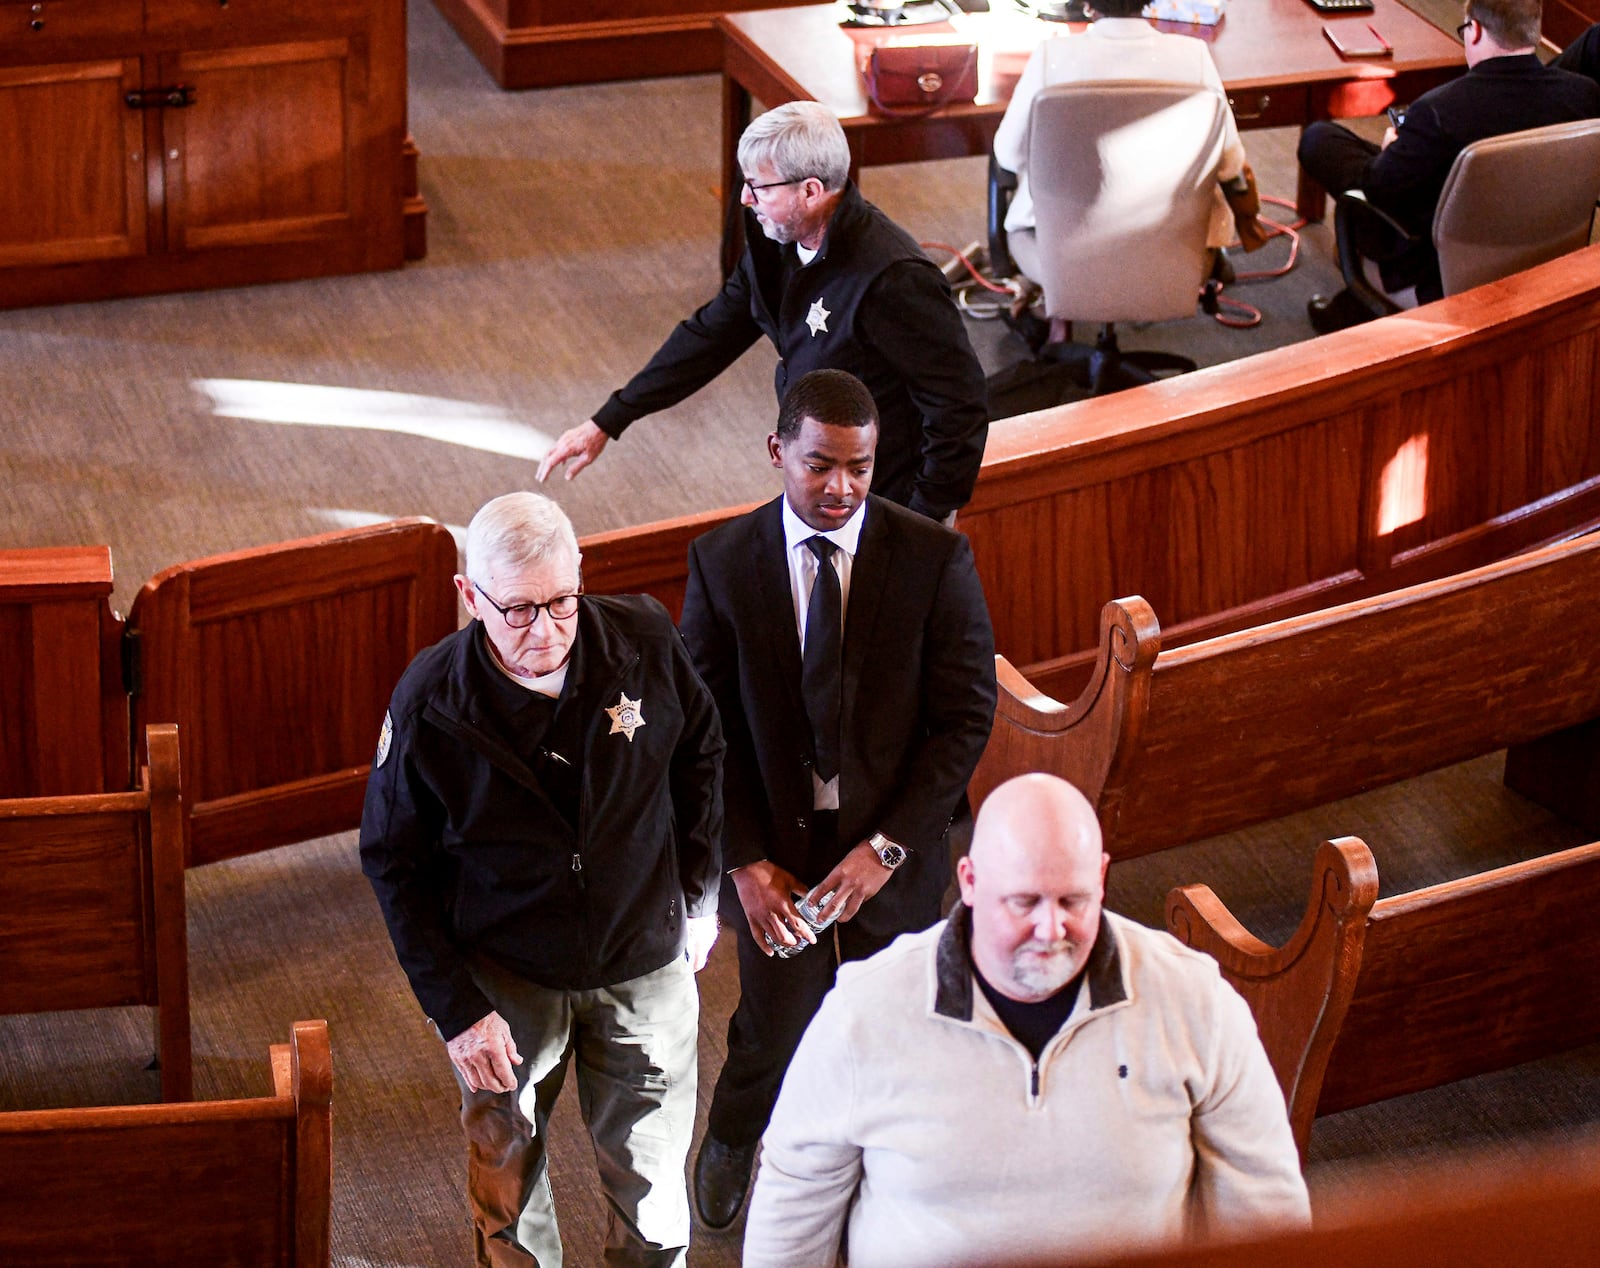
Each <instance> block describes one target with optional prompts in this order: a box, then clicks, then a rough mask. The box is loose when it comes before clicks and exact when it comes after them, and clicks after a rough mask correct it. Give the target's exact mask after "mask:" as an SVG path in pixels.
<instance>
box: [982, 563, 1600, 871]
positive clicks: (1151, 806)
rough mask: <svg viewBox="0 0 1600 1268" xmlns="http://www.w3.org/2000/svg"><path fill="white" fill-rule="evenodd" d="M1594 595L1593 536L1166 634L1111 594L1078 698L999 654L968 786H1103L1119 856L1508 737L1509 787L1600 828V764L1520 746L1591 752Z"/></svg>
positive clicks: (1406, 773)
mask: <svg viewBox="0 0 1600 1268" xmlns="http://www.w3.org/2000/svg"><path fill="white" fill-rule="evenodd" d="M1597 593H1600V534H1592V535H1590V536H1588V537H1583V538H1579V539H1577V540H1575V541H1572V542H1567V543H1563V544H1561V545H1557V546H1549V547H1545V548H1543V549H1541V550H1537V551H1533V552H1531V553H1529V554H1525V555H1519V556H1516V557H1515V558H1512V559H1508V560H1504V561H1502V562H1500V563H1496V564H1489V565H1487V566H1485V567H1482V568H1477V569H1474V570H1472V571H1470V572H1466V573H1462V574H1460V575H1458V576H1454V577H1448V578H1446V579H1444V580H1442V581H1432V582H1427V583H1425V584H1423V585H1419V586H1412V587H1409V588H1407V589H1404V590H1399V591H1396V592H1394V593H1393V594H1388V595H1382V596H1378V597H1375V598H1371V599H1362V600H1358V601H1356V602H1354V603H1347V604H1343V605H1341V606H1338V607H1333V608H1329V609H1327V610H1326V611H1322V612H1315V613H1312V614H1310V615H1307V616H1297V617H1291V618H1288V619H1286V620H1281V621H1276V622H1273V623H1271V624H1267V625H1261V626H1258V627H1256V628H1254V629H1249V630H1244V631H1241V632H1239V633H1235V634H1225V635H1222V636H1220V637H1218V638H1214V639H1209V640H1207V641H1205V642H1201V643H1195V644H1191V645H1189V646H1186V647H1180V648H1178V649H1176V650H1173V651H1168V650H1166V649H1165V648H1164V647H1163V646H1162V642H1163V640H1162V632H1161V629H1160V627H1159V625H1158V624H1157V622H1156V619H1155V616H1154V614H1153V613H1152V612H1151V610H1150V605H1149V604H1147V603H1145V602H1144V601H1143V600H1142V599H1138V598H1133V599H1126V600H1121V601H1119V602H1116V603H1112V604H1108V605H1107V607H1106V611H1105V624H1104V629H1103V632H1102V637H1101V645H1100V652H1099V657H1098V660H1097V662H1096V665H1095V670H1094V677H1093V679H1092V681H1091V683H1090V685H1089V686H1088V687H1087V688H1085V689H1084V692H1083V694H1082V695H1081V696H1080V697H1079V698H1078V699H1077V700H1076V701H1075V702H1073V703H1072V704H1070V705H1064V704H1061V703H1058V702H1057V701H1054V700H1050V699H1048V698H1045V697H1043V696H1041V695H1040V694H1039V693H1038V692H1037V691H1036V690H1035V689H1034V688H1033V686H1032V685H1031V684H1030V683H1028V682H1027V681H1026V680H1025V679H1022V678H1021V677H1020V676H1019V675H1018V674H1017V673H1016V672H1015V671H1014V670H1012V669H1011V667H1010V666H1009V665H1008V664H1006V663H1005V661H1004V660H1003V659H1001V660H1000V663H999V672H1000V680H1001V692H1000V703H999V706H998V708H997V710H996V714H995V726H994V731H993V733H992V734H991V736H990V740H989V745H988V748H987V749H986V750H985V752H984V755H983V758H982V759H981V760H980V762H979V764H978V769H977V771H976V773H975V774H974V776H973V782H972V795H973V800H974V803H975V804H976V803H977V802H979V801H981V800H982V798H983V796H985V795H986V794H987V792H988V791H989V789H991V788H993V787H994V786H995V785H996V784H998V783H1000V782H1001V781H1002V780H1004V779H1007V778H1009V777H1010V776H1012V775H1015V774H1020V773H1022V772H1024V771H1030V770H1046V771H1053V772H1055V773H1056V774H1059V775H1062V776H1063V777H1065V778H1067V779H1069V780H1071V781H1072V782H1073V783H1075V784H1077V785H1078V787H1079V788H1081V789H1082V790H1083V791H1084V793H1085V795H1086V796H1088V797H1089V799H1090V800H1091V801H1092V802H1094V803H1095V805H1096V807H1097V809H1098V810H1099V813H1100V821H1101V826H1102V828H1103V830H1104V832H1105V837H1106V849H1107V850H1108V851H1109V852H1110V854H1111V855H1112V857H1113V858H1128V857H1132V856H1135V855H1139V854H1146V853H1150V852H1152V851H1155V850H1160V849H1164V848H1166V847H1168V846H1173V845H1178V844H1181V843H1183V842H1186V841H1194V840H1198V839H1200V838H1202V837H1208V836H1212V835H1214V834H1217V833H1221V832H1230V831H1234V830H1236V829H1239V828H1243V827H1246V826H1248V825H1250V824H1253V823H1259V822H1261V821H1263V820H1267V819H1275V818H1278V817H1281V816H1283V815H1286V814H1290V813H1293V812H1295V811H1299V810H1304V809H1307V808H1309V807H1312V806H1318V805H1323V804H1325V803H1327V802H1330V801H1335V800H1337V799H1339V798H1341V797H1347V796H1351V795H1353V794H1355V793H1359V792H1363V791H1366V790H1367V789H1370V788H1376V787H1379V786H1381V785H1383V784H1388V783H1393V782H1395V781H1397V780H1401V779H1407V778H1410V777H1411V776H1414V775H1418V774H1421V773H1423V772H1425V771H1429V770H1436V769H1438V768H1440V767H1443V766H1449V765H1452V764H1454V763H1456V762H1460V761H1465V760H1467V759H1468V758H1471V757H1477V756H1480V755H1482V754H1486V753H1492V752H1495V751H1497V750H1499V749H1502V748H1508V747H1509V748H1510V749H1511V757H1510V759H1509V760H1508V762H1507V774H1506V782H1507V784H1508V785H1509V786H1511V787H1512V788H1514V789H1516V790H1517V791H1519V792H1523V793H1525V794H1526V795H1529V796H1531V797H1533V798H1534V799H1535V800H1538V801H1540V802H1541V803H1543V804H1545V805H1547V806H1549V807H1550V808H1551V809H1552V810H1554V811H1555V812H1556V813H1558V814H1560V815H1562V816H1563V817H1565V818H1568V819H1570V820H1572V821H1573V822H1575V823H1577V824H1579V825H1580V826H1582V827H1584V828H1585V830H1587V831H1593V832H1597V833H1600V780H1596V779H1588V780H1580V781H1579V782H1576V783H1575V784H1573V785H1570V786H1567V785H1562V784H1560V783H1559V781H1550V780H1535V779H1528V780H1524V779H1522V778H1520V774H1521V772H1523V771H1524V770H1525V769H1526V768H1527V767H1528V766H1530V765H1534V766H1535V767H1536V765H1537V764H1536V763H1530V761H1529V760H1528V759H1527V757H1526V755H1525V754H1524V753H1523V752H1522V751H1521V750H1520V748H1519V746H1523V745H1528V744H1530V742H1537V743H1536V744H1535V745H1534V746H1533V747H1535V748H1536V749H1537V752H1538V753H1540V754H1550V753H1556V754H1558V755H1560V758H1561V760H1560V761H1558V762H1557V763H1556V768H1557V769H1558V770H1563V771H1569V772H1580V773H1581V772H1583V771H1585V770H1590V769H1594V768H1595V759H1596V745H1597V743H1600V727H1597V726H1596V725H1594V724H1593V722H1592V720H1593V719H1596V718H1600V604H1597V603H1596V602H1595V595H1596V594H1597ZM1541 774H1542V772H1541ZM1552 784H1554V786H1553V787H1552V786H1551V785H1552Z"/></svg>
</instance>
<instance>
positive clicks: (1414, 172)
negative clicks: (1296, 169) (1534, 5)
mask: <svg viewBox="0 0 1600 1268" xmlns="http://www.w3.org/2000/svg"><path fill="white" fill-rule="evenodd" d="M1596 115H1600V85H1596V84H1595V83H1594V81H1593V80H1588V79H1584V78H1583V77H1582V76H1579V75H1573V74H1571V73H1569V72H1567V71H1561V70H1553V69H1551V68H1549V67H1547V66H1543V65H1541V64H1540V62H1539V59H1538V58H1537V57H1535V56H1534V55H1533V54H1532V53H1522V54H1514V55H1511V56H1508V57H1491V58H1489V59H1488V60H1487V61H1482V62H1479V63H1478V64H1477V65H1476V66H1474V67H1473V68H1472V69H1471V70H1469V71H1468V72H1467V73H1466V74H1465V75H1462V76H1461V77H1460V78H1459V79H1452V80H1451V81H1450V82H1449V83H1446V84H1441V85H1440V86H1439V87H1438V88H1434V89H1432V90H1431V91H1429V92H1425V93H1423V94H1422V96H1420V97H1418V98H1417V100H1416V101H1415V102H1414V103H1413V104H1412V105H1411V106H1410V107H1409V108H1408V109H1407V110H1406V118H1405V123H1404V124H1402V125H1401V127H1400V129H1399V132H1398V134H1397V135H1396V137H1395V140H1394V143H1393V144H1392V145H1390V146H1389V148H1388V149H1386V150H1383V151H1382V152H1381V153H1379V154H1377V155H1375V156H1374V157H1373V158H1372V159H1370V160H1369V161H1368V162H1367V164H1366V168H1365V170H1364V171H1363V172H1361V173H1359V177H1358V179H1355V180H1352V181H1351V182H1350V183H1349V184H1348V185H1346V186H1344V188H1350V187H1351V186H1355V187H1358V188H1360V189H1361V190H1362V191H1363V192H1364V193H1365V194H1366V195H1367V197H1368V198H1370V199H1371V200H1372V201H1373V202H1374V203H1375V204H1377V205H1378V206H1379V207H1381V208H1383V210H1384V211H1386V212H1388V213H1389V214H1390V215H1391V216H1393V217H1394V218H1395V219H1396V220H1398V221H1399V222H1400V223H1401V224H1403V225H1404V226H1405V227H1406V228H1407V229H1408V230H1410V231H1411V233H1413V234H1414V235H1416V236H1418V237H1419V238H1421V239H1422V243H1421V245H1420V246H1418V248H1417V249H1416V250H1415V251H1414V252H1412V253H1411V254H1409V255H1408V256H1407V257H1405V260H1404V261H1403V262H1401V263H1400V264H1398V265H1397V266H1396V267H1395V268H1393V269H1390V268H1386V269H1385V270H1384V283H1385V285H1387V286H1390V287H1391V289H1394V288H1398V287H1400V286H1405V285H1410V284H1413V283H1414V284H1416V285H1417V286H1418V296H1419V298H1432V297H1434V296H1435V295H1436V294H1438V293H1439V288H1438V286H1437V282H1436V280H1435V279H1436V278H1437V276H1438V268H1439V260H1438V256H1437V255H1436V254H1435V252H1434V250H1433V240H1432V229H1433V213H1434V209H1435V208H1436V207H1438V205H1439V195H1440V194H1441V193H1442V192H1443V191H1444V182H1445V177H1447V176H1448V175H1449V174H1450V165H1451V164H1452V163H1454V162H1455V160H1456V155H1458V154H1460V153H1461V151H1462V150H1464V149H1465V148H1466V147H1467V146H1468V145H1470V144H1471V143H1472V142H1474V141H1481V140H1482V139H1483V138H1485V137H1491V136H1502V135H1504V134H1505V133H1507V132H1520V131H1522V130H1523V129H1525V128H1542V127H1544V126H1545V125H1547V124H1551V123H1570V122H1573V121H1575V120H1578V119H1590V118H1593V117H1595V116H1596ZM1507 193H1508V196H1510V197H1514V196H1515V191H1507ZM1425 284H1426V286H1427V289H1426V293H1425V291H1424V285H1425Z"/></svg>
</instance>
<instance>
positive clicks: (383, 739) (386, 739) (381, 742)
mask: <svg viewBox="0 0 1600 1268" xmlns="http://www.w3.org/2000/svg"><path fill="white" fill-rule="evenodd" d="M393 739H394V721H393V720H392V719H391V718H390V717H389V711H388V710H387V709H385V710H384V711H383V728H382V729H381V730H380V731H379V732H378V756H377V757H376V758H375V759H374V760H373V763H372V764H373V765H374V766H382V765H383V764H384V762H386V761H387V760H388V758H389V743H390V741H391V740H393Z"/></svg>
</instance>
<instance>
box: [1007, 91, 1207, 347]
mask: <svg viewBox="0 0 1600 1268" xmlns="http://www.w3.org/2000/svg"><path fill="white" fill-rule="evenodd" d="M1226 109H1227V103H1226V102H1225V101H1224V99H1223V97H1222V94H1221V93H1219V92H1216V91H1214V90H1212V89H1209V88H1206V87H1204V86H1202V85H1197V84H1172V83H1154V82H1148V81H1135V80H1106V81H1100V82H1090V83H1078V84H1055V85H1052V86H1050V87H1048V88H1046V89H1045V90H1044V91H1043V92H1041V93H1040V94H1039V95H1038V97H1037V98H1035V99H1034V103H1033V114H1032V119H1031V125H1030V130H1029V140H1028V183H1029V187H1030V189H1031V190H1032V194H1033V205H1034V215H1035V221H1036V224H1037V226H1038V228H1037V231H1036V243H1037V252H1038V261H1037V264H1036V265H1035V269H1036V270H1037V272H1036V273H1035V272H1034V271H1033V270H1029V276H1032V277H1033V278H1034V280H1035V281H1037V282H1038V283H1039V284H1040V285H1041V286H1043V287H1044V295H1045V311H1046V312H1047V313H1048V314H1049V315H1050V316H1052V317H1061V318H1064V319H1066V320H1067V321H1100V322H1115V321H1160V320H1165V319H1167V318H1174V317H1189V316H1192V315H1193V314H1194V309H1195V299H1196V296H1197V295H1198V294H1199V289H1200V283H1201V281H1202V279H1203V278H1204V276H1205V272H1206V229H1207V227H1208V225H1209V223H1210V216H1211V211H1212V208H1213V207H1214V206H1215V201H1216V195H1215V190H1216V183H1217V182H1216V171H1217V164H1218V162H1219V161H1220V159H1221V156H1222V143H1223V119H1224V111H1226Z"/></svg>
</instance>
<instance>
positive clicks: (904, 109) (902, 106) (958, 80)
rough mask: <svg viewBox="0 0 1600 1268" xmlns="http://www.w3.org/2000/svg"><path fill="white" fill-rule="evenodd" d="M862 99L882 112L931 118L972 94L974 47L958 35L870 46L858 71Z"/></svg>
mask: <svg viewBox="0 0 1600 1268" xmlns="http://www.w3.org/2000/svg"><path fill="white" fill-rule="evenodd" d="M862 75H863V77H864V78H865V79H866V84H867V98H868V100H869V101H871V102H872V104H873V106H874V107H875V108H876V109H877V110H879V111H881V112H882V113H884V114H894V115H919V114H932V113H933V112H934V111H935V110H938V109H940V108H941V107H943V106H948V105H952V104H954V103H955V102H958V101H971V100H972V99H973V98H974V97H976V96H977V95H978V46H977V45H976V44H973V43H971V42H969V41H966V40H962V39H960V38H958V37H952V38H950V39H946V40H939V39H938V38H937V37H932V38H928V37H924V38H923V39H922V40H919V41H917V42H916V43H910V44H897V43H885V44H879V45H876V46H875V47H874V48H873V49H872V51H871V53H869V54H868V56H867V61H866V65H865V66H864V68H863V69H862Z"/></svg>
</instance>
